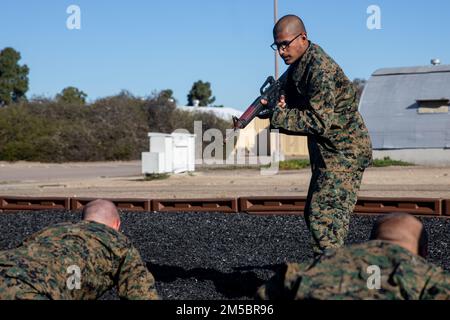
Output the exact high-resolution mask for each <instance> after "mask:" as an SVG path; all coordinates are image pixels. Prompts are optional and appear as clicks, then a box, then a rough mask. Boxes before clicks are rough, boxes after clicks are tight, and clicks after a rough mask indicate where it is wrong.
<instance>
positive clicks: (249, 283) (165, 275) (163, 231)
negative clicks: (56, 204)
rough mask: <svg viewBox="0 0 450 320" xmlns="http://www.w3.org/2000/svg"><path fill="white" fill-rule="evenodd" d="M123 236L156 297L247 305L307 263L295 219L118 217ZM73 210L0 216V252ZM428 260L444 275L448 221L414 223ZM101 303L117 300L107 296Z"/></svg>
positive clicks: (305, 241)
mask: <svg viewBox="0 0 450 320" xmlns="http://www.w3.org/2000/svg"><path fill="white" fill-rule="evenodd" d="M121 214H122V226H123V232H124V233H125V234H126V235H127V236H128V237H129V238H130V239H131V240H132V242H133V243H134V245H135V246H136V247H137V249H138V250H139V251H140V253H141V256H142V258H143V259H144V261H146V263H147V266H148V268H149V270H150V271H151V272H152V274H153V275H154V276H155V279H156V283H157V290H158V293H159V294H160V296H161V297H162V298H163V299H170V300H176V299H207V300H209V299H252V298H253V296H254V293H255V291H256V289H257V287H258V286H260V285H261V284H263V283H264V281H266V280H268V279H269V278H270V277H271V276H272V275H273V274H274V272H276V271H277V270H279V268H280V266H281V265H282V264H283V263H284V262H287V261H299V262H300V261H304V260H306V259H309V258H311V257H312V251H311V249H310V247H309V233H308V230H307V228H306V225H305V222H304V220H303V218H302V217H301V216H294V215H269V216H256V215H248V214H222V213H138V212H122V213H121ZM79 219H80V212H68V211H39V212H15V213H1V214H0V250H5V249H10V248H14V247H16V246H18V245H19V244H20V243H21V241H22V240H24V239H25V238H27V237H28V236H30V235H31V234H33V233H34V232H36V231H38V230H40V229H42V228H44V227H47V226H49V225H52V224H55V223H59V222H64V221H78V220H79ZM375 219H376V216H353V218H352V220H351V225H350V233H349V237H348V239H347V243H358V242H363V241H365V240H367V239H368V237H369V232H370V229H371V227H372V223H373V222H374V221H375ZM421 219H422V221H423V222H424V224H425V227H426V228H427V230H428V232H429V236H430V256H429V260H430V261H431V262H433V263H435V264H437V265H440V266H442V267H443V268H445V269H446V270H450V219H443V218H435V217H432V218H431V217H430V218H421ZM103 299H117V295H116V293H115V291H114V290H112V291H110V292H108V293H107V294H105V295H104V296H103Z"/></svg>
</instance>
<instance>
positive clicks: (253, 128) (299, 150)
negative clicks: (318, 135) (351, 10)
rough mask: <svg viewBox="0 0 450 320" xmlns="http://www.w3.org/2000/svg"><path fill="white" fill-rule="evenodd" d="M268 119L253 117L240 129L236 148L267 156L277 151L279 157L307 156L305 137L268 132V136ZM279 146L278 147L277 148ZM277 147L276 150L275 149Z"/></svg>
mask: <svg viewBox="0 0 450 320" xmlns="http://www.w3.org/2000/svg"><path fill="white" fill-rule="evenodd" d="M268 128H269V120H268V119H266V120H262V119H258V118H255V119H254V120H253V121H252V122H250V123H249V124H248V126H247V127H246V128H245V129H243V130H240V132H239V137H238V139H237V142H236V149H237V150H239V149H241V150H242V149H244V150H247V152H250V153H252V154H257V155H259V156H268V155H271V154H273V153H274V152H276V151H279V154H280V155H281V157H282V158H283V157H289V158H295V157H298V158H304V157H307V156H308V144H307V138H306V137H304V136H290V135H286V134H277V133H274V132H272V133H270V139H269V138H268ZM277 146H279V148H277ZM277 149H278V150H277Z"/></svg>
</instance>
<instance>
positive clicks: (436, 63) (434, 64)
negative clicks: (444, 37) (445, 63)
mask: <svg viewBox="0 0 450 320" xmlns="http://www.w3.org/2000/svg"><path fill="white" fill-rule="evenodd" d="M431 64H432V65H433V66H438V65H440V64H441V60H439V59H431Z"/></svg>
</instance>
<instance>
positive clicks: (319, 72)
mask: <svg viewBox="0 0 450 320" xmlns="http://www.w3.org/2000/svg"><path fill="white" fill-rule="evenodd" d="M284 91H285V95H286V104H287V107H286V108H284V109H281V108H276V109H275V112H274V114H273V116H272V121H271V126H272V128H276V129H280V132H282V133H288V134H289V133H291V134H300V135H307V136H308V148H309V154H310V158H311V163H312V165H313V168H321V169H325V170H333V171H354V170H355V169H364V168H366V167H368V166H369V165H370V164H371V161H372V144H371V141H370V137H369V133H368V130H367V128H366V126H365V124H364V121H363V119H362V117H361V114H360V113H359V112H358V104H359V101H358V98H357V93H356V90H355V87H354V85H353V83H351V82H350V81H349V79H348V78H347V77H346V76H345V74H344V72H343V71H342V69H341V68H340V67H339V65H338V64H337V63H336V62H335V61H334V60H333V59H332V58H331V57H330V56H328V55H327V54H326V53H325V52H324V51H323V49H322V48H321V47H319V46H318V45H316V44H313V43H311V42H310V44H309V47H308V49H307V50H306V52H305V53H304V55H303V56H302V57H301V58H300V59H298V60H297V61H296V62H295V63H294V64H292V65H291V66H290V67H289V70H288V77H287V81H286V84H285V88H284ZM286 131H287V132H286Z"/></svg>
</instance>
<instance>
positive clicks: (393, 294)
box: [258, 240, 450, 300]
mask: <svg viewBox="0 0 450 320" xmlns="http://www.w3.org/2000/svg"><path fill="white" fill-rule="evenodd" d="M369 266H378V267H379V268H380V271H381V273H380V274H381V279H380V280H381V281H380V287H379V289H377V288H376V287H373V283H372V281H371V279H369V277H373V275H374V274H375V273H373V271H368V267H369ZM368 283H370V285H368ZM370 288H372V289H370ZM258 298H261V299H271V300H277V299H298V300H303V299H320V300H325V299H326V300H341V299H383V300H429V299H436V300H449V299H450V274H449V273H447V272H445V271H444V270H443V269H441V268H439V267H437V266H434V265H432V264H431V263H428V262H427V261H426V260H425V259H424V258H422V257H420V256H418V255H415V254H413V253H411V252H410V251H408V250H406V249H405V248H403V247H401V246H399V245H396V244H393V243H390V242H387V241H380V240H373V241H369V242H366V243H363V244H356V245H351V246H348V247H345V248H337V249H330V250H327V251H326V252H325V253H324V254H323V255H322V256H321V257H320V259H318V260H315V261H314V262H313V263H312V264H306V263H305V264H297V263H290V264H287V266H286V271H285V272H284V273H280V274H278V275H277V276H275V277H274V278H272V279H271V280H270V281H269V282H268V283H267V284H266V285H264V286H262V287H261V288H259V290H258Z"/></svg>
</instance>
